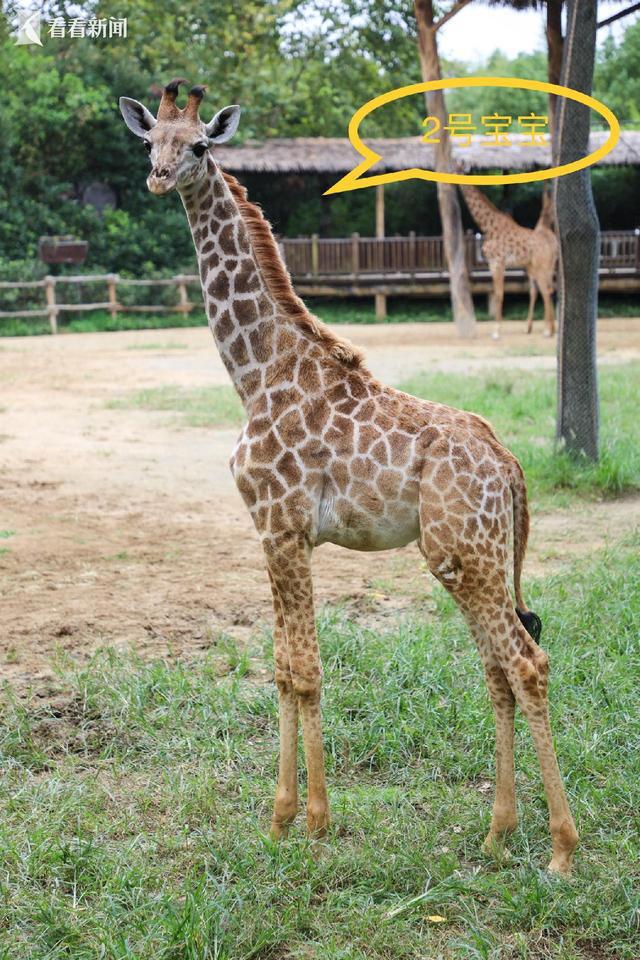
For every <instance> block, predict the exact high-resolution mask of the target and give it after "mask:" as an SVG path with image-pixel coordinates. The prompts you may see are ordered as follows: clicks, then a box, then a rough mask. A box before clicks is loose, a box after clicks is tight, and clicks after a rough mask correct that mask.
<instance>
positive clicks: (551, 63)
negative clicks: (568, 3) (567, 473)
mask: <svg viewBox="0 0 640 960" xmlns="http://www.w3.org/2000/svg"><path fill="white" fill-rule="evenodd" d="M562 2H563V0H547V79H548V81H549V83H560V79H561V76H562V48H563V46H564V41H563V38H562ZM557 100H558V98H557V97H556V95H555V94H553V93H552V94H549V129H550V131H551V143H552V145H554V144H555V142H556V139H557V125H556V114H557V110H558V107H557Z"/></svg>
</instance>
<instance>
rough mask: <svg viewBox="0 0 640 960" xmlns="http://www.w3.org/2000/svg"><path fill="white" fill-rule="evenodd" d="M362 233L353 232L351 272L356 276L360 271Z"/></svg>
mask: <svg viewBox="0 0 640 960" xmlns="http://www.w3.org/2000/svg"><path fill="white" fill-rule="evenodd" d="M359 242H360V234H359V233H352V234H351V272H352V273H353V275H354V276H357V274H358V273H359V272H360V249H359V246H358V244H359Z"/></svg>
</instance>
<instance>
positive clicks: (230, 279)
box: [181, 160, 278, 408]
mask: <svg viewBox="0 0 640 960" xmlns="http://www.w3.org/2000/svg"><path fill="white" fill-rule="evenodd" d="M181 195H182V201H183V203H184V207H185V210H186V212H187V217H188V219H189V225H190V227H191V233H192V235H193V242H194V245H195V248H196V253H197V256H198V263H199V268H200V281H201V283H202V293H203V296H204V303H205V309H206V311H207V316H208V318H209V326H210V327H211V330H212V332H213V336H214V338H215V341H216V344H217V346H218V350H219V351H220V356H221V357H222V360H223V362H224V365H225V367H226V368H227V370H228V372H229V376H230V377H231V379H232V381H233V385H234V386H235V388H236V390H237V392H238V394H239V395H240V399H241V400H242V402H243V404H244V406H245V408H248V407H249V406H250V404H251V401H252V399H253V398H254V397H255V396H256V394H257V393H258V392H259V391H260V390H261V388H263V387H264V383H265V369H266V367H267V365H268V364H269V363H270V362H271V361H272V360H273V359H274V354H275V351H276V331H275V327H276V316H277V312H278V311H277V305H276V302H275V300H274V298H273V296H272V294H271V293H270V291H269V287H268V286H267V283H266V281H265V279H264V276H263V274H262V271H261V269H260V264H259V262H258V259H257V258H256V255H255V253H254V251H253V249H252V246H251V242H250V236H249V231H248V229H247V226H246V224H245V223H244V221H243V218H242V215H241V212H240V210H239V208H238V205H237V203H236V201H235V199H234V197H233V194H232V192H231V190H230V188H229V186H228V184H227V183H226V182H225V179H224V177H223V175H222V173H221V172H220V171H219V170H218V168H217V167H216V166H215V164H214V163H213V161H212V160H209V165H208V171H207V176H206V177H205V179H204V180H201V181H200V182H198V183H197V184H194V185H193V186H192V187H188V188H186V189H184V190H183V191H181Z"/></svg>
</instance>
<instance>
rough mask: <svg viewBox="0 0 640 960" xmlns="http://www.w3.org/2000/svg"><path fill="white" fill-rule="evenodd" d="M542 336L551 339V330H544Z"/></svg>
mask: <svg viewBox="0 0 640 960" xmlns="http://www.w3.org/2000/svg"><path fill="white" fill-rule="evenodd" d="M543 336H545V337H552V336H553V334H552V333H551V330H545V331H544V334H543Z"/></svg>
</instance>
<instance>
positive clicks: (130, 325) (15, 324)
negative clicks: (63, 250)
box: [0, 294, 638, 960]
mask: <svg viewBox="0 0 640 960" xmlns="http://www.w3.org/2000/svg"><path fill="white" fill-rule="evenodd" d="M474 300H475V308H476V317H477V319H478V320H479V321H480V322H481V323H485V322H489V320H490V319H491V318H490V316H489V313H488V311H487V298H486V296H477V297H475V298H474ZM304 301H305V303H306V304H307V306H308V307H309V309H310V310H311V311H312V313H315V314H316V315H317V316H318V317H320V318H321V319H322V320H324V321H325V322H326V323H376V322H377V321H376V319H375V309H374V304H373V299H372V298H370V297H365V298H362V299H361V298H357V299H351V300H349V299H336V300H329V299H325V298H324V297H323V298H313V297H304ZM387 306H388V316H387V320H386V322H387V323H441V322H444V321H447V322H448V321H451V319H452V314H451V303H450V301H449V300H448V299H446V298H442V299H426V298H425V299H418V298H407V297H390V298H389V299H388V302H387ZM527 309H528V298H527V297H521V296H509V297H507V299H506V301H505V304H504V316H505V319H506V320H524V319H525V317H526V315H527ZM598 315H599V316H600V317H637V316H638V304H637V300H635V299H633V298H626V297H624V296H616V295H613V294H605V295H603V296H601V297H600V299H599V302H598ZM535 319H536V320H537V321H541V320H542V306H541V304H540V302H538V304H537V309H536V314H535ZM206 326H207V318H206V315H205V312H204V310H193V311H192V312H191V313H190V314H183V313H161V314H157V315H154V314H147V313H145V314H138V313H133V314H132V313H130V314H127V313H119V314H118V316H117V317H115V318H114V317H112V316H111V314H110V313H108V312H107V311H103V310H95V311H91V312H90V313H86V314H82V315H80V316H78V315H77V314H67V316H65V315H64V314H62V316H61V317H60V318H59V323H58V329H59V331H60V333H65V332H69V333H100V332H106V331H112V330H160V329H167V328H171V327H206ZM50 332H51V328H50V326H49V322H48V320H46V319H35V320H25V319H24V318H21V317H16V318H11V317H9V318H5V319H3V320H0V337H25V336H35V335H41V334H48V333H50ZM131 349H136V348H135V347H134V348H131ZM141 349H142V348H141ZM144 349H146V348H144ZM148 349H153V348H152V347H149V348H148ZM0 960H2V958H1V957H0Z"/></svg>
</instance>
